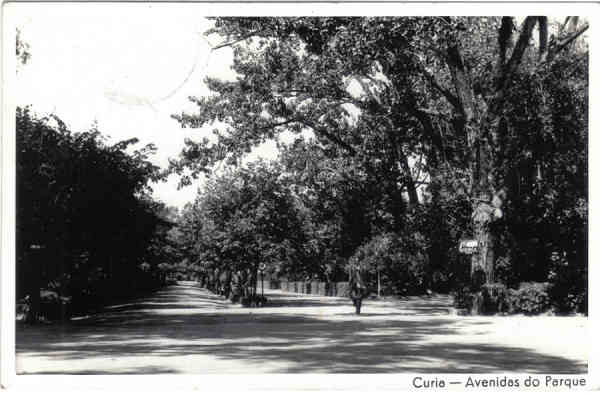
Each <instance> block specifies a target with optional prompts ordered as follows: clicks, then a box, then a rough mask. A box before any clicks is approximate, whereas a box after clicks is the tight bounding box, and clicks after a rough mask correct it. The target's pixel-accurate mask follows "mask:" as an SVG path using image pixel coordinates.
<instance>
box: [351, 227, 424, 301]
mask: <svg viewBox="0 0 600 393" xmlns="http://www.w3.org/2000/svg"><path fill="white" fill-rule="evenodd" d="M422 240H423V239H421V236H420V235H418V234H411V235H408V236H399V235H397V234H393V233H385V234H382V235H379V236H376V237H374V238H372V239H371V240H370V241H369V242H367V243H365V244H364V245H362V246H361V247H359V248H358V249H357V250H356V252H355V253H354V255H353V256H352V257H351V258H350V260H349V262H350V264H351V265H354V266H360V267H361V268H362V270H363V271H364V272H366V274H365V276H364V279H365V281H366V285H367V287H368V288H375V287H376V286H377V273H378V272H379V274H380V278H381V284H382V290H383V292H392V293H394V294H396V295H401V296H407V295H415V294H422V293H424V292H425V290H426V289H427V288H426V286H427V285H426V274H427V268H428V265H429V258H428V255H427V254H426V253H425V252H424V251H423V249H424V248H425V246H424V244H423V241H422Z"/></svg>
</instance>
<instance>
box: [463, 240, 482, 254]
mask: <svg viewBox="0 0 600 393" xmlns="http://www.w3.org/2000/svg"><path fill="white" fill-rule="evenodd" d="M478 248H479V242H478V241H477V240H475V239H467V240H461V241H460V245H459V246H458V252H460V253H463V254H474V253H476V252H477V249H478Z"/></svg>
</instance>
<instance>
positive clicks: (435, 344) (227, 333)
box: [16, 282, 590, 374]
mask: <svg viewBox="0 0 600 393" xmlns="http://www.w3.org/2000/svg"><path fill="white" fill-rule="evenodd" d="M265 292H266V294H268V296H269V300H270V302H269V303H270V305H269V307H265V308H261V309H246V308H242V307H240V306H239V305H233V304H231V303H230V302H229V301H225V300H223V299H222V298H220V297H218V296H215V295H213V294H211V293H209V292H207V291H206V290H204V289H201V288H199V287H197V286H196V285H195V284H194V283H192V282H181V283H179V284H178V285H175V286H170V287H167V288H165V289H163V290H161V291H158V292H157V293H155V294H153V295H152V296H149V297H147V298H144V299H141V300H139V301H136V302H133V303H130V304H122V305H118V306H113V307H110V308H107V310H106V312H104V313H101V314H98V315H94V316H92V317H88V318H82V319H79V320H76V321H73V322H72V323H70V324H68V325H64V326H58V325H50V326H39V327H38V326H35V327H32V326H25V327H23V326H18V327H17V338H16V345H17V373H19V374H32V373H45V374H55V373H58V374H112V373H115V374H144V373H148V374H150V373H189V374H197V373H381V372H385V373H387V372H393V373H403V372H411V373H430V372H432V373H455V372H461V373H497V372H502V373H505V372H506V373H510V372H518V373H581V372H586V371H587V361H586V359H587V356H588V355H587V343H588V342H590V341H589V340H588V337H589V336H588V332H587V318H582V317H568V318H567V317H496V318H493V317H460V316H455V315H452V313H451V306H450V300H449V298H447V297H441V296H440V297H433V298H411V299H407V300H394V301H375V300H373V301H369V300H367V301H365V302H364V305H363V314H361V315H355V314H354V313H353V308H352V306H351V303H350V301H349V300H348V299H344V298H331V297H323V296H309V295H297V294H290V293H285V292H281V291H274V290H269V291H265Z"/></svg>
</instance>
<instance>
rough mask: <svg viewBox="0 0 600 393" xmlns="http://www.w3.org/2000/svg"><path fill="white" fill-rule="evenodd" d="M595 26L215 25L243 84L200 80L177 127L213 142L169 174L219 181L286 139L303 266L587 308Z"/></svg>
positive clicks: (200, 145)
mask: <svg viewBox="0 0 600 393" xmlns="http://www.w3.org/2000/svg"><path fill="white" fill-rule="evenodd" d="M586 30H587V25H585V24H582V23H579V20H578V18H576V17H570V18H567V19H566V20H565V21H564V23H563V22H560V21H557V22H552V21H550V20H549V19H548V18H546V17H527V18H524V19H523V20H522V22H521V24H520V26H519V27H517V20H516V18H511V17H491V18H474V17H470V18H463V17H452V18H438V17H427V18H216V19H215V24H214V28H213V29H211V30H210V31H209V32H208V33H207V34H209V35H216V36H219V37H221V39H222V42H223V43H222V44H221V45H218V46H217V47H216V48H215V50H218V49H219V48H224V47H229V48H231V49H232V50H233V56H234V61H233V65H232V69H233V70H234V71H235V73H236V74H237V77H236V78H235V79H234V80H218V79H215V78H207V79H206V84H207V86H208V87H209V88H210V90H211V92H212V93H211V94H210V95H208V96H205V97H192V98H191V100H192V101H193V102H195V103H197V104H198V110H197V111H196V112H194V113H181V114H178V115H175V116H174V117H175V118H176V119H177V120H179V121H180V123H181V124H182V126H184V127H203V126H207V125H208V126H211V125H212V126H213V127H214V135H215V137H214V138H212V139H210V138H205V139H203V140H202V141H201V142H197V141H196V142H195V141H191V140H190V141H187V145H186V148H185V149H184V151H183V152H182V154H181V156H180V157H179V159H177V160H173V161H172V163H171V168H172V170H173V171H175V172H177V173H181V174H182V175H184V173H185V174H190V175H191V176H197V175H198V174H199V173H207V174H210V173H211V172H212V169H213V166H214V164H216V163H218V162H223V161H225V162H226V163H228V164H230V165H239V164H240V162H241V160H242V158H243V157H245V156H246V155H247V154H248V153H249V152H250V151H252V149H253V148H255V147H257V146H260V145H261V144H262V143H263V142H264V141H266V140H268V139H275V140H279V141H280V142H279V146H280V151H281V154H280V157H279V158H278V165H281V167H282V171H283V173H284V174H285V176H284V177H285V178H286V179H287V181H288V182H289V186H290V187H291V189H292V190H293V191H294V192H293V193H291V194H290V195H289V196H290V197H291V198H292V199H293V202H290V204H291V205H292V206H295V209H296V214H297V216H295V217H296V218H295V220H297V221H299V222H301V223H302V224H298V227H297V228H301V229H302V230H301V234H298V231H292V232H290V237H292V238H294V239H300V238H303V239H305V240H306V241H305V243H304V244H305V246H304V247H302V250H301V251H300V248H297V250H298V252H297V254H295V255H296V256H297V258H296V259H295V261H296V263H297V264H299V265H298V266H297V267H295V268H294V270H296V271H299V270H302V269H304V270H305V271H306V272H307V273H309V274H316V275H319V276H321V277H322V278H324V277H330V278H332V279H340V278H343V276H344V271H345V268H344V266H345V265H346V264H347V263H348V262H349V261H350V263H352V264H362V265H364V266H365V269H366V271H367V272H369V273H368V274H370V275H371V279H370V282H371V284H372V285H373V282H374V281H373V280H374V279H373V278H372V277H373V273H374V272H379V276H380V277H379V279H380V280H381V279H382V278H383V281H384V286H385V287H386V288H392V289H389V290H387V291H388V292H393V293H399V294H405V293H417V292H422V291H424V290H426V289H433V290H440V291H448V290H452V289H457V288H458V289H460V290H462V289H461V288H465V287H466V288H467V291H469V290H479V289H480V285H481V283H477V285H473V283H472V282H470V281H471V279H470V276H471V270H472V269H473V268H476V269H483V272H484V273H485V276H484V281H487V282H488V284H491V282H490V281H492V280H493V281H501V282H503V283H504V284H505V285H507V286H509V287H512V288H518V287H519V285H520V283H521V282H524V281H527V282H546V281H547V282H550V284H551V289H549V291H548V293H549V296H550V297H551V298H552V299H551V300H552V304H553V305H554V306H555V307H556V308H557V309H560V310H574V309H578V310H585V304H586V303H585V301H584V299H586V298H587V295H586V293H587V289H586V288H587V257H586V255H587V247H586V241H587V135H588V131H587V127H588V124H587V101H588V99H587V94H588V93H587V89H588V82H587V75H588V65H587V64H588V60H587V59H588V52H587V46H586V44H585V41H582V40H577V38H579V37H580V36H581V35H582V34H583V33H584V32H585V31H586ZM534 35H535V36H536V38H537V39H536V40H534V39H533V37H534ZM550 36H551V38H550ZM282 136H286V138H288V139H289V137H290V136H291V138H292V139H293V141H292V142H291V143H283V142H281V137H282ZM187 171H189V172H187ZM187 181H188V179H187V178H186V177H185V176H184V177H183V179H182V182H183V183H184V184H185V183H186V182H187ZM213 192H214V190H213V189H209V190H208V189H207V191H206V192H205V193H204V194H203V195H204V196H203V197H201V198H208V196H209V195H210V194H211V193H213ZM228 206H230V205H228ZM238 206H239V205H238ZM200 210H201V209H200ZM236 236H237V235H236ZM286 236H287V235H285V234H284V236H283V237H281V238H278V240H277V241H278V242H284V241H285V240H286V239H285V237H286ZM298 236H300V237H298ZM469 237H475V238H476V239H478V241H480V242H481V244H486V248H485V249H483V251H480V252H479V253H478V254H475V256H474V257H473V258H472V259H471V258H469V257H467V256H464V255H460V254H458V252H457V244H458V241H459V240H460V239H463V238H469ZM236 239H238V238H237V237H236ZM288 240H289V239H288ZM222 241H223V240H221V242H222ZM252 241H254V240H252ZM290 241H291V240H290ZM236 244H237V243H236ZM241 248H242V249H243V248H244V247H241ZM553 255H554V257H553ZM556 256H558V257H556ZM226 258H229V257H224V256H223V257H221V258H220V261H221V262H222V263H227V262H225V260H226ZM276 259H277V258H274V259H273V261H275V260H276ZM280 272H281V271H280ZM291 272H292V271H289V272H288V273H290V274H292V273H291ZM566 299H570V300H568V301H567V300H566Z"/></svg>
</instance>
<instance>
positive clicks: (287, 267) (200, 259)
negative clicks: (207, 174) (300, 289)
mask: <svg viewBox="0 0 600 393" xmlns="http://www.w3.org/2000/svg"><path fill="white" fill-rule="evenodd" d="M181 222H182V224H180V229H181V230H183V231H185V238H186V239H187V240H186V244H190V245H192V244H193V246H188V247H187V248H186V250H189V252H190V254H191V255H193V256H192V257H191V259H192V260H193V261H194V262H195V263H196V264H201V265H203V266H204V267H205V269H206V270H208V271H213V270H215V269H219V270H220V271H223V270H228V271H237V270H247V269H248V270H249V271H250V272H251V274H252V282H253V283H254V285H256V283H257V273H258V267H259V264H260V263H265V264H266V265H267V271H268V272H269V273H271V274H274V275H276V274H279V273H282V274H283V273H288V274H294V273H296V271H295V270H294V269H298V267H299V266H302V263H300V261H301V260H302V259H303V255H304V252H305V250H304V244H305V241H304V237H303V232H302V229H303V226H302V222H301V221H300V219H299V216H298V212H297V208H296V204H295V202H294V198H293V196H292V193H291V191H290V188H289V187H288V184H287V182H286V180H285V179H284V177H282V172H281V169H280V168H278V166H277V165H269V164H267V163H265V162H262V161H259V162H256V163H250V164H248V167H241V168H238V169H236V170H229V171H227V172H225V173H224V174H222V175H220V176H217V177H215V178H213V179H211V180H210V181H209V182H208V183H207V184H206V188H205V190H203V191H202V192H200V193H199V194H198V197H197V199H196V201H195V202H194V204H193V205H189V206H188V207H187V208H186V209H185V210H184V213H183V214H182V216H181Z"/></svg>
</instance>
